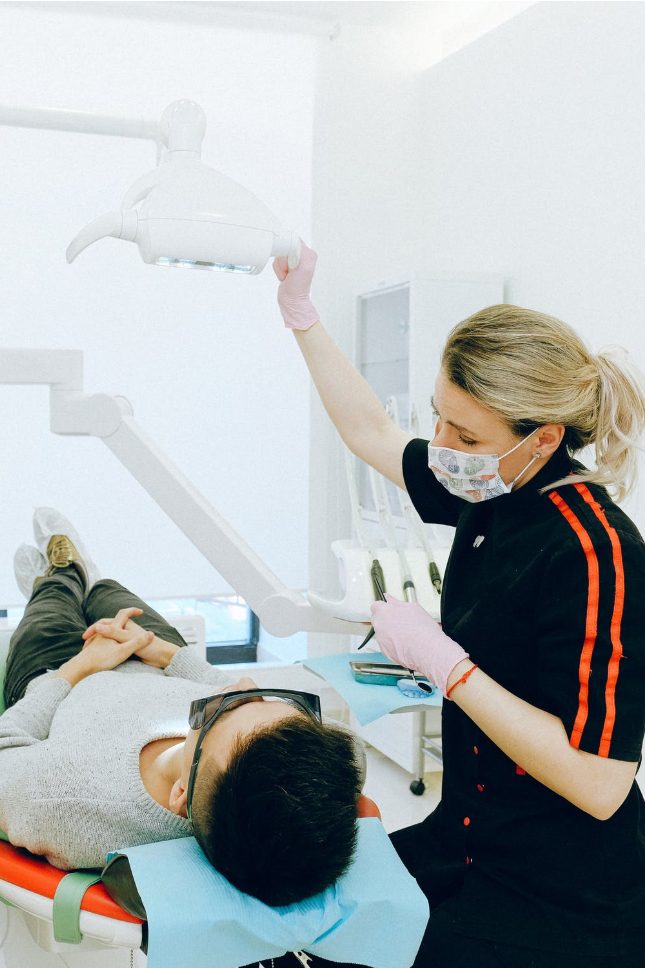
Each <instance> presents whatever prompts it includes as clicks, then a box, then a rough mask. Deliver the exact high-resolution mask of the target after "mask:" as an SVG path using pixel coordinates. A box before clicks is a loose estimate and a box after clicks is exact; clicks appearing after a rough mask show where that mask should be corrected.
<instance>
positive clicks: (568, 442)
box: [274, 248, 645, 968]
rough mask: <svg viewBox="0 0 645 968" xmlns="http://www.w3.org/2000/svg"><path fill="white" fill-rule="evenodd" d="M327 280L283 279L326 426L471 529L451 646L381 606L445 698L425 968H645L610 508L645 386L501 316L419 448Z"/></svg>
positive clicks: (448, 631)
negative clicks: (389, 404)
mask: <svg viewBox="0 0 645 968" xmlns="http://www.w3.org/2000/svg"><path fill="white" fill-rule="evenodd" d="M315 261H316V256H315V253H313V252H312V251H311V250H309V249H307V248H305V249H304V250H303V258H302V260H301V263H300V265H299V266H298V268H297V269H295V270H293V271H291V272H288V271H287V268H286V266H285V264H284V260H280V259H278V260H276V262H275V264H274V268H275V271H276V274H277V275H278V277H279V278H280V280H281V285H280V287H279V289H278V301H279V304H280V308H281V310H282V314H283V317H284V320H285V323H286V325H287V326H288V327H291V328H292V329H293V330H294V332H295V336H296V339H297V341H298V344H299V346H300V349H301V350H302V353H303V356H304V358H305V360H306V362H307V365H308V367H309V369H310V371H311V375H312V377H313V379H314V382H315V384H316V387H317V389H318V392H319V393H320V396H321V399H322V401H323V403H324V405H325V407H326V409H327V412H328V414H329V416H330V418H331V419H332V421H333V422H334V424H335V425H336V428H337V429H338V432H339V433H340V435H341V437H342V439H343V440H344V442H345V444H346V445H347V446H348V447H349V448H350V450H352V451H353V452H354V453H355V454H357V455H358V456H359V457H360V458H362V459H363V460H364V461H366V462H367V463H368V464H371V465H372V466H373V467H375V468H376V470H378V471H380V472H381V473H382V474H384V475H385V476H386V477H388V478H389V479H390V480H391V481H393V482H394V483H395V484H397V485H398V486H399V487H402V488H406V489H407V491H408V492H409V494H410V496H411V498H412V501H413V503H414V504H415V506H416V508H417V510H418V511H419V513H420V514H421V517H422V518H423V520H424V521H427V522H439V523H443V524H448V525H453V526H454V527H455V529H456V530H455V537H454V543H453V548H452V552H451V556H450V561H449V564H448V567H447V570H446V574H445V579H444V590H443V595H442V616H441V617H442V621H441V625H439V624H438V623H437V622H435V621H434V620H433V619H432V618H431V617H430V616H429V615H428V614H427V612H425V611H424V610H423V609H422V608H421V607H420V606H419V605H416V604H408V603H402V602H399V601H397V600H396V599H393V598H392V597H391V596H388V601H387V602H385V603H375V604H374V606H373V621H374V627H375V630H376V637H377V640H378V642H379V644H380V646H381V648H382V650H383V651H384V652H385V653H386V655H388V656H389V657H390V658H391V659H392V660H394V661H396V662H400V663H401V664H402V665H404V666H407V667H409V668H413V669H416V670H418V671H419V672H422V673H424V674H425V675H427V676H428V677H429V678H430V679H431V680H433V681H434V682H435V683H436V684H437V686H438V687H439V688H440V689H441V690H442V692H443V694H444V696H445V697H446V701H445V702H444V706H443V756H444V774H443V791H442V800H441V803H440V804H439V806H438V807H437V809H436V810H435V811H434V812H433V813H432V814H431V815H430V816H429V817H428V818H427V819H426V820H425V821H424V822H423V823H421V824H418V825H416V826H415V827H411V828H408V829H405V830H400V831H397V832H396V833H395V834H393V837H392V839H393V842H394V845H395V847H396V849H397V850H398V852H399V854H400V856H401V857H402V859H403V861H404V863H405V864H406V865H407V867H408V868H409V870H410V871H411V872H412V874H413V875H414V876H415V877H416V878H417V880H418V882H419V884H420V885H421V887H422V888H423V889H424V891H425V892H426V894H427V896H428V898H429V900H430V905H431V917H430V922H429V926H428V931H427V934H426V938H425V939H424V942H423V945H422V947H421V950H420V952H419V955H418V957H417V961H416V964H417V965H423V966H425V965H428V966H430V965H436V966H437V968H461V966H468V968H472V966H477V968H492V966H495V968H500V966H505V968H547V966H548V968H565V966H566V968H572V966H576V968H577V966H579V968H582V965H584V966H585V968H589V965H596V966H597V968H600V966H602V968H610V966H615V968H618V966H620V968H642V966H643V964H644V963H645V961H644V959H645V803H644V801H643V797H642V795H641V793H640V790H639V788H638V786H637V785H636V783H635V779H634V778H635V774H636V770H637V768H638V765H639V762H640V758H641V749H642V743H643V732H644V721H645V546H644V544H643V540H642V538H641V536H640V534H639V532H638V530H637V528H636V526H635V525H634V524H633V522H632V521H630V519H629V518H628V517H627V515H626V514H625V513H624V512H623V511H622V510H621V509H620V508H619V507H618V505H617V504H616V503H614V500H613V499H612V497H610V493H612V494H613V495H614V496H615V498H616V499H617V500H621V499H622V498H623V497H624V496H625V495H626V494H627V493H628V491H629V490H630V489H631V488H632V487H633V486H634V484H635V480H636V462H637V446H638V444H637V442H638V439H639V437H640V435H641V433H642V431H643V428H644V426H645V391H644V389H643V384H642V381H641V378H640V376H639V375H638V373H637V372H636V371H635V370H634V369H633V368H632V367H631V365H630V363H629V361H628V359H627V357H626V354H621V353H620V352H619V351H612V352H609V351H608V352H604V353H599V354H598V355H597V356H594V355H592V354H591V353H590V352H589V351H588V350H587V348H586V347H585V345H584V344H583V342H582V341H581V340H580V338H579V337H578V336H577V335H576V333H575V332H574V331H573V330H572V329H571V328H570V327H569V326H567V325H566V324H565V323H562V322H560V321H559V320H557V319H554V318H552V317H550V316H547V315H544V314H542V313H538V312H533V311H531V310H528V309H521V308H519V307H517V306H509V305H500V306H491V307H490V308H488V309H485V310H483V311H482V312H479V313H476V314H475V315H474V316H472V317H470V318H469V319H467V320H465V321H464V322H462V323H459V324H458V325H457V326H455V328H454V329H453V330H452V332H451V333H450V335H449V336H448V340H447V343H446V345H445V347H444V350H443V354H442V363H441V370H440V373H439V375H438V377H437V380H436V384H435V388H434V393H433V406H434V409H435V413H436V426H435V432H434V437H433V439H432V441H427V440H420V439H413V438H411V437H410V436H409V435H408V434H406V433H404V432H403V431H402V430H401V429H399V428H398V427H396V426H394V425H393V424H392V423H391V422H390V420H389V419H388V417H387V415H386V414H385V412H384V410H383V407H382V405H381V403H380V401H379V400H378V398H377V397H376V395H375V394H374V393H373V391H372V390H371V389H370V387H369V386H368V384H367V383H366V382H365V381H364V380H363V378H362V377H361V376H360V375H359V374H358V373H357V372H356V371H355V370H354V368H353V367H352V365H351V364H350V363H349V361H348V360H347V359H345V357H344V356H343V355H342V354H341V352H340V351H339V350H338V349H337V347H336V346H335V345H334V343H333V341H332V340H331V339H330V337H329V336H328V335H327V333H326V332H325V330H324V328H323V326H322V324H321V323H320V321H319V317H318V314H317V312H316V310H315V309H314V307H313V306H312V304H311V302H310V299H309V290H310V285H311V280H312V277H313V270H314V266H315ZM587 446H592V447H594V448H595V462H596V469H594V470H593V471H589V470H586V469H585V467H583V466H582V464H581V463H579V462H578V461H577V460H576V457H575V455H576V453H577V452H578V451H580V450H581V449H582V448H584V447H587Z"/></svg>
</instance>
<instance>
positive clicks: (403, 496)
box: [385, 396, 441, 595]
mask: <svg viewBox="0 0 645 968" xmlns="http://www.w3.org/2000/svg"><path fill="white" fill-rule="evenodd" d="M385 410H386V412H387V413H388V414H389V416H390V417H391V419H392V420H393V421H394V423H395V424H397V426H400V425H401V422H400V419H399V405H398V401H397V399H396V397H395V396H391V397H388V399H387V400H386V402H385ZM417 424H418V419H417V416H416V410H415V409H414V407H412V408H411V414H410V426H411V427H413V428H415V430H416V429H418V428H417ZM397 497H398V500H399V507H400V508H401V514H402V515H403V518H404V520H405V522H406V525H407V528H408V534H409V535H412V534H415V535H416V537H417V538H418V540H419V541H420V542H421V547H422V548H423V550H424V551H425V553H426V556H427V558H428V573H429V575H430V581H431V582H432V584H433V586H434V588H435V591H436V592H437V595H441V573H440V572H439V568H438V567H437V563H436V561H435V560H434V554H433V551H432V548H431V546H430V542H429V541H428V536H427V534H426V532H425V530H424V526H423V522H422V520H421V518H420V517H419V514H418V512H417V511H416V509H415V507H414V505H413V504H412V501H411V500H410V497H409V495H408V492H407V491H405V490H403V489H401V488H397Z"/></svg>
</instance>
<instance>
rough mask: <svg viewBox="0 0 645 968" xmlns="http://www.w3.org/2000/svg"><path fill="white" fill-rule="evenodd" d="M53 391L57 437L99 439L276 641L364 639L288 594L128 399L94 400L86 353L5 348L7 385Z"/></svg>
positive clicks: (0, 369)
mask: <svg viewBox="0 0 645 968" xmlns="http://www.w3.org/2000/svg"><path fill="white" fill-rule="evenodd" d="M3 383H4V384H47V385H49V386H50V419H51V422H50V427H51V430H52V432H53V433H56V434H70V435H74V436H94V437H100V438H101V439H102V440H103V443H104V444H106V446H107V447H109V448H110V450H111V451H112V453H113V454H114V455H115V456H116V457H117V458H118V459H119V460H120V461H121V463H122V464H123V465H124V467H126V468H127V469H128V470H129V471H130V473H131V474H132V476H133V477H134V478H135V479H136V480H137V481H138V482H139V483H140V484H141V486H142V487H143V488H144V489H145V490H146V491H147V492H148V494H150V496H151V497H152V498H153V500H155V501H156V502H157V504H158V505H159V506H160V507H161V508H162V509H163V510H164V511H165V512H166V514H167V515H168V516H169V517H170V518H171V519H172V520H173V521H174V522H175V524H176V525H177V526H178V527H179V528H180V530H181V531H183V533H184V534H185V535H186V537H187V538H189V540H190V541H192V543H193V544H194V545H195V547H196V548H197V549H198V550H199V551H201V553H202V554H203V555H204V557H205V558H206V559H207V560H208V561H209V562H210V563H211V564H212V565H213V567H214V568H215V569H216V570H217V571H218V572H219V573H220V574H221V575H222V576H223V577H224V578H225V579H226V581H228V582H229V584H230V585H231V586H232V587H233V588H234V589H235V590H236V591H237V592H238V593H239V594H240V595H241V596H242V597H243V598H244V599H245V600H246V601H247V602H248V604H249V605H250V606H251V608H252V609H253V611H254V612H255V613H256V614H257V615H258V617H259V619H260V621H261V622H262V624H263V625H264V627H265V628H266V629H267V631H268V632H270V633H271V634H273V635H278V636H284V635H292V634H293V633H294V632H298V631H301V630H304V631H309V632H344V633H350V634H361V632H362V626H360V625H355V624H353V623H351V622H345V621H342V620H340V619H336V618H333V617H332V616H330V615H328V614H326V613H325V612H323V611H319V610H318V609H316V608H314V607H313V606H312V605H311V604H310V603H309V602H308V601H307V600H306V599H305V598H304V597H303V596H302V595H301V594H300V593H299V592H296V591H294V590H293V589H290V588H288V587H287V586H286V585H284V584H283V583H282V582H281V581H280V579H279V578H278V577H277V576H276V575H274V573H273V572H272V571H271V570H270V569H269V568H268V567H267V566H266V565H265V563H264V562H263V561H262V559H261V558H259V557H258V555H256V553H255V552H254V551H253V550H252V549H251V548H250V547H249V546H248V545H247V544H246V542H245V541H244V539H243V538H241V537H240V535H239V534H237V533H236V532H235V531H234V529H233V528H232V527H231V526H230V525H229V524H228V522H227V521H226V520H225V519H224V518H223V517H222V516H221V515H220V514H219V513H218V512H217V511H216V510H215V508H214V507H213V506H212V505H211V504H210V503H209V502H208V501H207V500H206V498H204V496H203V495H202V494H200V493H199V491H197V489H196V488H195V487H193V485H192V484H191V483H190V481H189V480H188V479H187V478H186V477H185V476H184V475H183V474H182V472H181V471H180V470H179V468H178V467H176V466H175V464H173V462H172V461H171V460H170V459H169V458H168V457H167V456H166V455H165V454H164V453H163V452H162V451H161V450H160V449H159V448H158V447H157V446H156V445H155V443H154V442H153V441H152V440H151V439H150V438H149V437H148V436H147V435H146V434H145V433H144V432H143V431H142V430H141V428H140V427H138V426H137V423H136V421H135V420H134V419H133V416H132V408H131V406H130V404H129V402H128V401H127V400H126V399H125V398H124V397H111V396H108V395H107V394H102V393H99V394H93V395H87V394H84V393H83V392H82V389H83V354H82V353H81V352H79V351H76V350H44V351H43V350H2V351H0V384H3Z"/></svg>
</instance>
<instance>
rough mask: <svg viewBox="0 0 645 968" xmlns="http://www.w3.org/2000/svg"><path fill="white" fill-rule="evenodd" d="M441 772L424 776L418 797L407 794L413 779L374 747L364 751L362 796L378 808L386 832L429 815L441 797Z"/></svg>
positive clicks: (416, 821)
mask: <svg viewBox="0 0 645 968" xmlns="http://www.w3.org/2000/svg"><path fill="white" fill-rule="evenodd" d="M441 776H442V774H441V773H440V772H435V773H426V776H425V785H426V790H425V793H423V794H422V795H421V796H415V795H414V794H413V793H411V792H410V781H411V780H412V779H413V777H412V776H411V775H410V774H409V773H407V772H406V771H405V770H402V769H401V767H400V766H397V765H396V763H393V762H392V760H390V759H388V758H387V757H386V756H384V755H383V754H382V753H379V752H378V750H375V749H373V747H368V749H367V782H366V783H365V790H364V792H365V794H366V796H368V797H371V799H372V800H374V801H375V803H376V804H377V805H378V807H379V809H380V811H381V817H382V819H383V826H384V827H385V829H386V830H387V832H388V833H391V832H392V831H393V830H399V828H400V827H409V826H410V825H411V824H415V823H419V822H420V821H421V820H423V819H424V818H425V817H427V816H428V814H429V813H431V811H432V810H434V808H435V807H436V805H437V803H438V802H439V798H440V795H441Z"/></svg>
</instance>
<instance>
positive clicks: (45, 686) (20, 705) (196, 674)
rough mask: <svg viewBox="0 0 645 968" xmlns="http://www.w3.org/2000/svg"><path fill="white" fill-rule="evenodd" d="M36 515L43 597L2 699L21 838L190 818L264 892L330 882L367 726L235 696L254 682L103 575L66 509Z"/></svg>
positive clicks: (89, 860)
mask: <svg viewBox="0 0 645 968" xmlns="http://www.w3.org/2000/svg"><path fill="white" fill-rule="evenodd" d="M34 532H35V535H36V543H37V545H38V548H35V547H30V546H26V545H23V546H21V548H19V549H18V552H17V553H16V558H15V565H16V575H17V578H18V581H19V584H20V585H21V587H22V589H23V591H24V592H25V594H26V595H27V596H30V597H29V601H28V604H27V606H26V609H25V614H24V617H23V619H22V621H21V623H20V625H19V626H18V628H17V629H16V631H15V633H14V635H13V637H12V639H11V646H10V650H9V657H8V662H7V674H6V680H5V687H4V693H5V702H6V705H7V707H8V708H7V711H6V712H5V713H4V714H3V715H2V716H0V828H2V829H3V830H4V831H5V832H6V833H7V836H8V837H9V840H10V841H11V843H13V844H15V845H16V846H20V847H25V848H26V849H27V850H30V851H32V852H33V853H36V854H43V855H44V856H45V857H46V858H47V859H48V860H49V861H50V863H52V864H54V865H55V866H56V867H60V868H63V869H65V870H68V869H72V868H77V867H102V866H103V864H104V862H105V856H106V854H107V853H108V852H109V851H112V850H117V849H119V848H125V847H131V846H136V845H138V844H142V843H150V842H154V841H160V840H170V839H173V838H177V837H188V836H191V835H193V834H194V835H195V837H196V838H197V840H198V841H199V843H200V845H201V847H202V849H203V851H204V853H205V854H206V856H207V857H208V859H209V860H210V861H211V863H212V864H213V865H214V866H215V867H216V868H217V869H218V870H219V871H220V872H221V873H223V874H224V875H225V876H226V877H227V878H228V879H229V881H230V882H231V883H232V884H234V885H235V886H236V887H237V888H239V889H240V890H242V891H245V892H246V893H248V894H252V895H254V896H255V897H258V898H259V899H260V900H262V901H264V902H265V903H267V904H271V905H281V904H289V903H292V902H296V901H300V900H303V899H304V898H306V897H309V896H311V895H313V894H316V893H318V892H319V891H321V890H324V889H325V888H326V887H328V886H329V885H330V884H332V883H333V882H334V881H335V880H336V879H337V878H338V877H339V876H340V875H341V874H342V873H343V871H344V870H345V869H346V868H347V866H348V864H349V862H350V859H351V856H352V852H353V849H354V845H355V838H356V802H357V799H358V796H359V795H360V790H361V786H362V781H363V752H362V748H361V747H360V745H357V744H358V741H357V740H355V738H354V737H352V736H351V735H350V734H349V733H348V732H346V731H345V730H344V729H342V728H339V727H336V726H330V725H324V724H322V723H321V722H320V721H319V719H318V716H317V710H316V709H315V702H313V698H314V697H308V696H307V694H295V695H292V696H287V697H283V698H282V699H277V698H275V697H273V698H271V697H270V696H269V697H266V696H252V697H251V696H229V695H228V694H229V693H231V692H232V691H235V692H236V691H239V690H249V689H254V688H255V683H254V682H253V681H252V680H251V679H248V678H244V679H240V680H239V681H237V682H232V681H231V677H227V676H225V675H224V674H223V673H222V672H221V671H220V670H218V669H216V668H214V667H213V666H210V665H209V664H208V663H207V662H205V661H204V660H202V659H201V658H199V657H197V656H196V655H195V654H193V652H192V651H191V650H190V649H188V648H185V645H186V643H185V642H184V640H183V639H182V638H181V636H180V635H179V633H178V632H177V630H176V629H174V628H172V627H171V626H170V625H168V623H167V622H165V620H164V619H163V618H162V617H161V616H160V615H159V614H158V613H156V612H155V611H154V610H153V609H151V608H150V607H149V606H148V605H146V604H145V603H144V602H142V601H141V600H140V599H138V598H136V597H135V596H134V595H133V594H132V593H131V592H129V591H128V590H127V589H125V588H123V587H122V586H121V585H119V584H118V583H117V582H115V581H112V580H109V579H108V580H106V579H102V580H97V578H98V573H97V571H96V568H95V566H94V565H93V563H92V561H91V559H90V558H89V556H88V555H87V554H86V552H85V551H84V549H83V547H82V544H81V542H80V540H79V539H78V536H77V535H76V533H75V531H74V529H73V527H72V526H71V525H70V523H69V521H67V519H65V518H64V517H63V516H62V515H60V514H59V513H58V512H56V511H53V509H51V508H40V509H38V510H37V511H36V512H35V515H34ZM106 616H110V618H106ZM267 692H268V690H267ZM206 697H211V699H210V701H209V702H206V703H204V702H201V703H200V702H195V700H199V699H204V698H206ZM191 704H192V706H191ZM189 711H191V713H192V715H191V724H192V725H193V726H195V727H197V728H194V729H190V728H189V723H188V717H189ZM196 752H197V755H195V753H196ZM189 817H190V818H191V819H189Z"/></svg>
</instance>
